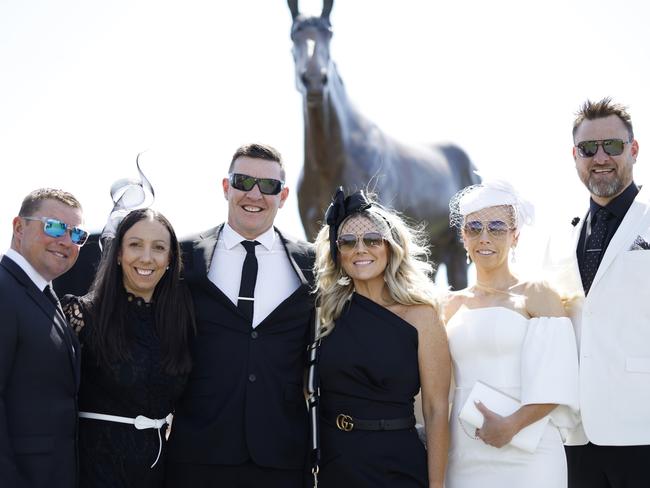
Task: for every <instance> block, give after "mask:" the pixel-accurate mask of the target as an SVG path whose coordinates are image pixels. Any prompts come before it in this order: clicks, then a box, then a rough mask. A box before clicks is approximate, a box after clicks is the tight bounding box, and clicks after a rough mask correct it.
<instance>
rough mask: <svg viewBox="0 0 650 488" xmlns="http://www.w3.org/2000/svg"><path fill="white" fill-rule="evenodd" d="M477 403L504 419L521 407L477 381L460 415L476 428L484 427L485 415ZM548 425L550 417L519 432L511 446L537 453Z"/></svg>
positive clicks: (504, 395)
mask: <svg viewBox="0 0 650 488" xmlns="http://www.w3.org/2000/svg"><path fill="white" fill-rule="evenodd" d="M475 401H480V402H481V403H482V404H483V405H485V406H486V407H487V408H489V409H490V410H492V411H493V412H496V413H498V414H499V415H502V416H504V417H505V416H507V415H510V414H512V413H513V412H516V411H517V410H519V408H520V407H521V403H520V402H519V400H517V399H516V398H514V397H511V396H510V395H507V394H505V393H503V392H501V391H499V390H497V389H495V388H492V387H491V386H489V385H486V384H485V383H482V382H481V381H477V382H476V383H475V384H474V387H473V388H472V391H471V392H470V394H469V397H467V400H466V401H465V404H464V405H463V408H462V409H461V411H460V414H459V415H458V418H459V420H461V421H463V422H467V423H468V424H470V425H471V426H472V427H474V428H481V427H482V426H483V414H482V413H481V412H480V411H479V410H478V408H476V405H475V404H474V402H475ZM547 423H548V415H547V416H546V417H544V418H541V419H539V420H538V421H536V422H533V423H532V424H530V425H528V426H526V427H524V428H523V429H521V430H520V431H519V432H517V433H516V434H515V436H514V437H513V438H512V440H511V441H510V444H511V445H513V446H515V447H517V448H519V449H522V450H524V451H526V452H530V453H533V452H535V450H536V449H537V445H538V444H539V441H540V439H541V438H542V435H543V434H544V430H545V429H546V424H547Z"/></svg>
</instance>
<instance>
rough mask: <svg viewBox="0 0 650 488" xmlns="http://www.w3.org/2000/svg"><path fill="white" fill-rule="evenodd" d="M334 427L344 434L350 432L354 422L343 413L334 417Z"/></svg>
mask: <svg viewBox="0 0 650 488" xmlns="http://www.w3.org/2000/svg"><path fill="white" fill-rule="evenodd" d="M336 426H337V427H338V428H339V429H340V430H343V431H345V432H350V431H351V430H352V429H353V428H354V421H353V419H352V417H350V416H349V415H345V414H344V413H340V414H338V416H337V417H336Z"/></svg>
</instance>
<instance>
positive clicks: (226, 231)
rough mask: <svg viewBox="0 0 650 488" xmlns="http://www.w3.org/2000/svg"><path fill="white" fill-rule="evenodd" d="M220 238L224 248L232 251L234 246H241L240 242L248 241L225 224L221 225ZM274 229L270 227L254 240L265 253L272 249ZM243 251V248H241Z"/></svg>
mask: <svg viewBox="0 0 650 488" xmlns="http://www.w3.org/2000/svg"><path fill="white" fill-rule="evenodd" d="M221 238H222V239H223V243H224V244H225V246H226V249H232V248H234V247H235V246H237V245H239V244H241V241H248V240H250V239H246V238H245V237H243V236H241V235H239V234H238V233H237V232H236V231H235V230H234V229H233V228H232V227H230V224H228V223H227V222H226V223H225V224H224V225H223V230H222V231H221ZM275 239H276V237H275V229H274V228H273V227H270V228H269V229H268V230H267V231H266V232H264V233H262V234H260V235H259V236H257V237H256V238H255V239H254V240H256V241H257V242H259V243H260V244H261V245H262V246H263V247H264V248H265V249H266V250H267V251H270V250H271V249H273V244H274V243H275ZM242 249H243V247H242Z"/></svg>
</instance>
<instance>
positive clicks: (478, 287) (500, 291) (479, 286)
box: [474, 280, 519, 295]
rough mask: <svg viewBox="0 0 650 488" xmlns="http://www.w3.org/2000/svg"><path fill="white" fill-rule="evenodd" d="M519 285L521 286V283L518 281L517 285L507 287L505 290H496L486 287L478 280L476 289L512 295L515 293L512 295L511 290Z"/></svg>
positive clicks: (475, 285)
mask: <svg viewBox="0 0 650 488" xmlns="http://www.w3.org/2000/svg"><path fill="white" fill-rule="evenodd" d="M518 284H519V282H517V281H516V282H515V283H513V284H512V285H510V286H509V287H507V288H505V289H501V288H494V287H492V286H489V285H485V284H483V283H481V282H480V281H478V280H477V281H476V283H475V284H474V289H479V290H483V291H486V292H488V293H501V294H503V295H512V294H513V293H512V291H511V290H512V289H513V288H514V287H515V286H517V285H518Z"/></svg>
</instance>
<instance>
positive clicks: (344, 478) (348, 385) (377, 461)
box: [319, 294, 428, 488]
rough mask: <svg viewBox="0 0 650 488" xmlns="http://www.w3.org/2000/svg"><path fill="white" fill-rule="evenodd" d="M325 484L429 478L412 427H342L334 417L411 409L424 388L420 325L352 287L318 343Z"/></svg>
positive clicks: (393, 483) (394, 414)
mask: <svg viewBox="0 0 650 488" xmlns="http://www.w3.org/2000/svg"><path fill="white" fill-rule="evenodd" d="M319 368H320V388H321V412H322V417H323V418H322V421H321V431H320V432H321V472H320V473H321V474H320V476H319V481H320V483H319V486H320V487H322V488H328V487H332V488H340V487H345V488H357V487H358V488H362V487H363V488H365V487H372V488H381V487H387V488H388V487H390V488H401V487H425V486H428V474H427V457H426V451H425V449H424V446H423V444H422V443H421V442H420V440H419V438H418V435H417V432H416V430H415V428H411V429H405V430H392V431H363V430H354V429H353V430H352V431H350V432H345V431H342V430H339V429H338V428H337V427H336V425H335V423H333V422H332V421H331V420H332V417H333V416H336V415H338V414H339V413H344V414H348V415H351V416H353V417H357V418H360V419H368V420H376V419H396V418H403V417H409V416H411V415H413V403H414V396H415V395H416V394H417V393H418V391H419V389H420V374H419V368H418V333H417V330H416V329H415V328H414V327H413V326H411V325H410V324H409V323H407V322H405V321H404V320H402V319H401V318H400V317H398V316H397V315H395V314H394V313H392V312H391V311H389V310H387V309H386V308H384V307H382V306H380V305H378V304H376V303H375V302H373V301H371V300H369V299H367V298H364V297H363V296H361V295H357V294H355V295H353V297H352V300H351V302H350V304H349V306H348V307H346V309H345V310H344V312H343V314H342V315H341V317H340V318H339V319H338V320H337V321H336V326H335V327H334V330H333V331H332V332H331V333H330V335H328V336H327V337H325V338H324V339H323V341H322V343H321V352H320V363H319Z"/></svg>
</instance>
